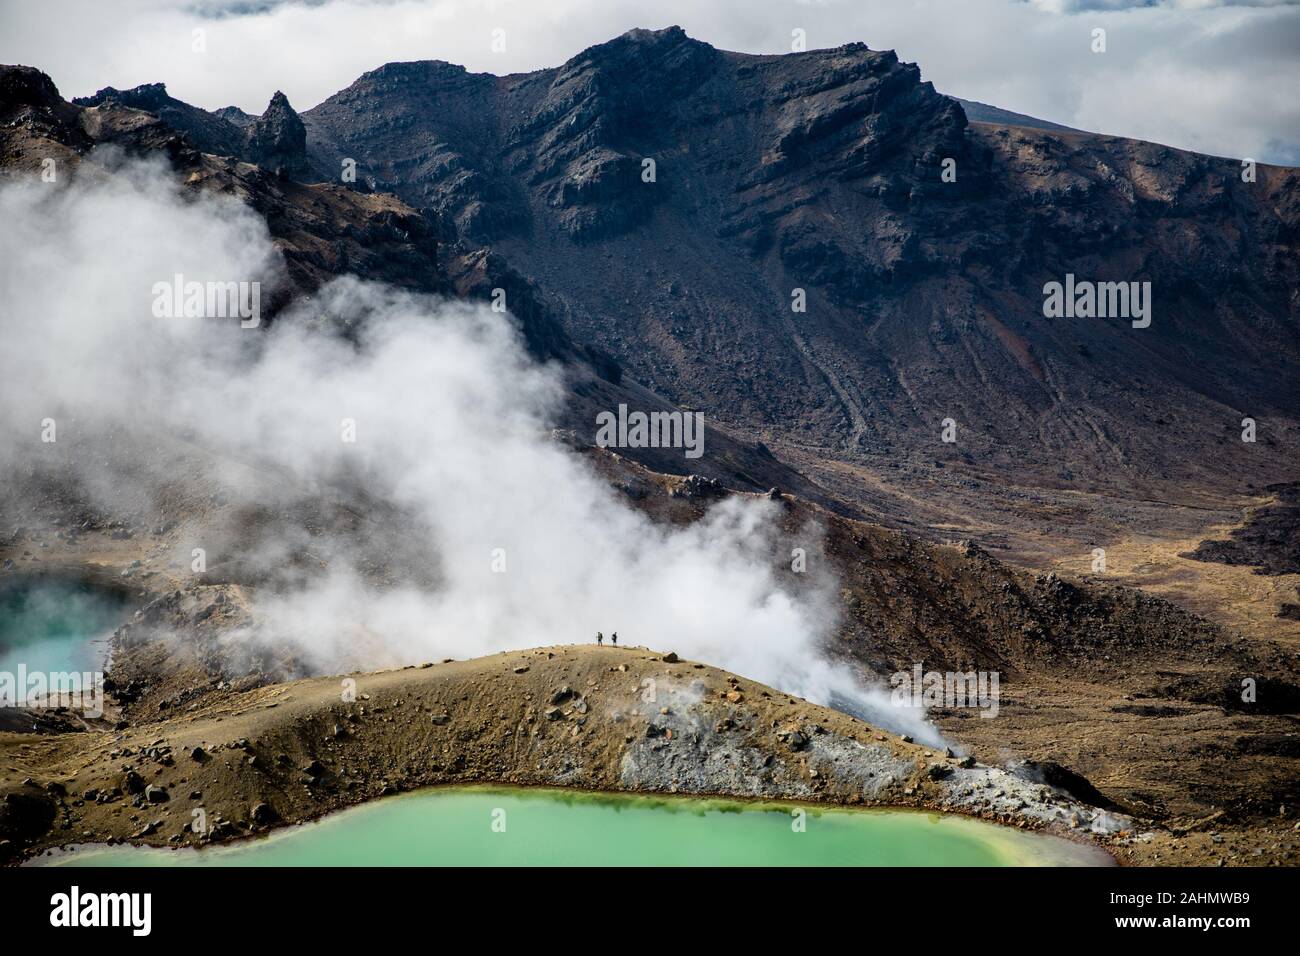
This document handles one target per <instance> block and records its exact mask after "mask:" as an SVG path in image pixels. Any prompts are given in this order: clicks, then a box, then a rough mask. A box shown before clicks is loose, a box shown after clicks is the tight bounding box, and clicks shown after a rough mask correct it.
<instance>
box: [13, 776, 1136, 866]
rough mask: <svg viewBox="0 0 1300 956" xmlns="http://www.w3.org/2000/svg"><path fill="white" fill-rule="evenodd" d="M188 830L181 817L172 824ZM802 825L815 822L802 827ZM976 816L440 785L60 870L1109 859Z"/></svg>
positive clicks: (75, 855)
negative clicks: (312, 817) (308, 818)
mask: <svg viewBox="0 0 1300 956" xmlns="http://www.w3.org/2000/svg"><path fill="white" fill-rule="evenodd" d="M177 828H179V822H177V823H176V825H175V826H173V825H170V824H169V825H168V827H167V829H170V830H175V829H177ZM800 828H802V829H801V831H800ZM1110 863H1111V860H1110V858H1109V857H1108V856H1107V855H1106V854H1105V853H1104V852H1102V851H1101V850H1099V849H1096V848H1093V847H1089V846H1082V845H1079V844H1075V843H1071V842H1070V841H1068V840H1063V839H1060V838H1058V837H1052V836H1044V835H1041V834H1034V833H1025V832H1022V831H1020V830H1015V829H1011V828H1009V827H1000V826H995V825H993V824H989V823H982V822H980V821H977V820H971V819H967V818H966V817H961V816H955V815H948V814H938V813H920V812H913V811H905V810H848V809H839V808H827V807H812V806H802V805H789V804H776V803H747V802H740V801H734V800H720V799H704V798H695V797H653V796H640V795H625V794H594V793H586V792H581V791H568V790H550V789H536V790H534V789H518V788H507V787H488V786H481V787H439V788H435V789H430V790H422V791H417V792H414V793H409V794H402V795H400V796H394V797H386V798H384V799H382V800H376V801H373V802H370V803H366V804H363V805H361V806H358V807H353V808H351V809H348V810H343V811H340V812H338V813H335V814H331V815H330V816H327V817H325V818H323V819H321V820H319V821H316V822H313V823H306V824H302V825H300V826H294V827H289V828H285V829H283V830H279V831H276V832H274V833H272V834H271V835H269V836H265V837H259V838H255V839H251V840H244V841H237V842H234V843H231V844H226V845H222V846H214V847H208V848H205V849H202V850H193V849H179V850H166V849H156V848H148V847H131V846H112V847H110V846H102V845H93V846H81V847H75V848H71V849H67V850H56V851H53V852H51V853H49V854H47V855H45V856H42V857H39V858H38V859H36V860H33V861H32V864H34V865H38V866H40V865H46V866H51V865H52V866H204V865H206V866H494V865H501V866H1098V865H1109V864H1110Z"/></svg>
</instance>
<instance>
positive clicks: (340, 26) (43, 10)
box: [0, 0, 1300, 165]
mask: <svg viewBox="0 0 1300 956" xmlns="http://www.w3.org/2000/svg"><path fill="white" fill-rule="evenodd" d="M674 23H676V24H680V25H681V26H683V27H684V28H685V29H686V31H687V32H688V33H689V34H691V35H692V36H694V37H697V38H699V39H701V40H706V41H708V42H709V43H712V44H713V45H714V46H717V47H721V48H723V49H729V50H740V51H745V52H752V53H777V52H787V51H789V49H790V44H791V34H792V31H794V30H796V29H801V30H804V31H806V35H807V42H808V46H809V47H810V48H811V47H829V46H837V45H839V44H841V43H847V42H850V41H855V40H860V41H862V42H865V43H866V44H867V45H868V46H870V47H872V48H875V49H887V48H893V49H896V50H897V51H898V52H899V55H900V56H901V57H902V58H903V59H905V60H910V61H913V62H916V63H919V64H920V66H921V70H922V72H923V74H924V75H925V77H926V78H927V79H930V80H932V81H933V82H934V83H935V85H936V86H937V87H938V88H939V89H941V90H943V91H944V92H946V93H952V94H954V95H957V96H963V97H966V98H968V99H974V100H980V101H982V102H985V103H991V104H994V105H996V106H1001V107H1003V108H1006V109H1010V110H1015V111H1017V112H1021V113H1028V114H1031V115H1034V116H1039V117H1043V118H1045V119H1050V120H1055V121H1056V122H1060V123H1065V124H1066V125H1069V126H1076V127H1079V128H1082V129H1089V130H1096V131H1100V132H1106V133H1114V134H1119V135H1124V136H1133V137H1138V138H1141V139H1149V140H1154V141H1156V142H1161V143H1167V144H1170V145H1173V146H1179V147H1183V148H1187V149H1195V150H1199V151H1202V152H1208V153H1213V154H1217V155H1225V156H1233V157H1240V156H1250V157H1253V158H1255V159H1258V160H1262V161H1266V162H1278V163H1287V164H1291V165H1300V97H1297V95H1296V92H1297V90H1300V0H657V2H646V0H114V2H111V3H107V2H103V0H0V62H6V63H24V64H28V65H32V66H37V67H40V68H41V69H43V70H45V71H46V72H48V73H49V74H50V75H51V76H53V78H54V80H55V82H56V83H57V84H58V86H59V89H60V91H61V92H62V93H63V94H64V95H65V96H80V95H85V94H87V93H91V92H93V91H94V90H96V89H98V88H100V87H103V86H110V85H111V86H116V87H119V88H125V87H130V86H134V85H137V84H140V83H147V82H158V81H162V82H165V83H166V84H167V88H168V91H169V92H170V93H171V94H172V95H173V96H176V97H179V98H180V99H184V100H187V101H188V102H191V103H194V104H196V105H198V106H203V107H207V108H216V107H219V106H225V105H228V104H234V105H237V106H240V107H242V108H243V109H245V110H248V111H249V112H253V113H260V112H261V111H262V109H263V108H264V107H265V105H266V102H267V100H269V99H270V96H271V94H272V93H273V92H274V91H275V90H277V89H281V90H283V91H284V92H285V93H286V94H287V95H288V96H289V99H290V101H291V102H292V103H293V104H294V106H296V107H297V108H298V109H300V110H302V109H306V108H308V107H310V106H313V105H315V104H316V103H319V102H320V101H321V100H322V99H324V98H325V97H327V96H329V95H330V94H331V93H334V92H336V91H337V90H339V89H341V88H343V87H345V86H347V85H348V84H349V83H350V82H352V80H353V79H355V78H356V77H357V76H358V75H359V74H361V73H363V72H365V71H366V70H370V69H373V68H375V67H376V66H379V65H381V64H383V63H386V62H389V61H393V60H416V59H441V60H448V61H451V62H453V63H460V64H464V65H465V66H466V67H468V68H469V69H471V70H475V71H486V72H492V73H512V72H518V71H524V70H532V69H537V68H540V67H546V66H554V65H556V64H558V63H561V62H563V61H564V60H566V59H568V58H569V57H571V56H573V55H574V54H576V53H578V52H579V51H580V50H582V49H584V48H585V47H587V46H590V45H592V44H594V43H599V42H602V41H604V40H607V39H609V38H610V37H613V36H616V35H617V34H619V33H622V32H624V31H626V30H628V29H631V28H633V27H650V28H660V27H664V26H668V25H671V24H674ZM1098 28H1101V29H1104V30H1105V31H1106V51H1105V52H1104V53H1095V52H1093V50H1092V45H1093V31H1094V30H1095V29H1098ZM196 29H198V30H202V31H204V33H203V37H202V39H203V43H202V44H201V46H202V49H201V50H196V49H195V46H196V43H195V40H194V36H195V35H194V31H195V30H196ZM494 31H504V34H496V36H498V37H501V36H504V47H505V48H504V50H494V49H493V38H494Z"/></svg>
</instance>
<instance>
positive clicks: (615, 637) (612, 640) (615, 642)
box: [596, 631, 618, 647]
mask: <svg viewBox="0 0 1300 956" xmlns="http://www.w3.org/2000/svg"><path fill="white" fill-rule="evenodd" d="M604 640H605V635H604V634H602V633H600V631H597V632H596V643H597V644H601V643H603V642H604ZM609 642H610V643H611V644H613V645H615V646H616V647H617V646H618V631H615V632H614V633H613V634H611V635H610V636H609Z"/></svg>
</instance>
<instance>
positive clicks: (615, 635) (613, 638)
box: [609, 631, 618, 644]
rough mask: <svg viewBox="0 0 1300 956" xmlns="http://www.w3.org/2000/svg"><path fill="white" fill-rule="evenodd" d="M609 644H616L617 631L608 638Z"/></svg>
mask: <svg viewBox="0 0 1300 956" xmlns="http://www.w3.org/2000/svg"><path fill="white" fill-rule="evenodd" d="M609 642H610V643H611V644H617V643H618V631H615V632H614V633H613V634H611V635H610V636H609Z"/></svg>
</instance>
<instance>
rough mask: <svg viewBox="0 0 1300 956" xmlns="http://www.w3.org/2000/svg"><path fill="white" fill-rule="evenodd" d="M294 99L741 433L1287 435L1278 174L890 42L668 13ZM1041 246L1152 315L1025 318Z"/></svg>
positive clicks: (382, 74)
mask: <svg viewBox="0 0 1300 956" xmlns="http://www.w3.org/2000/svg"><path fill="white" fill-rule="evenodd" d="M303 121H304V123H305V125H306V128H307V139H308V152H309V154H310V156H311V159H312V161H313V162H314V163H315V165H316V167H317V171H318V173H319V174H320V175H329V176H337V175H338V170H339V168H340V164H341V163H342V162H343V160H344V159H347V158H351V159H354V160H356V162H357V167H358V173H359V176H360V177H361V178H362V179H364V180H366V181H368V182H369V183H370V184H371V185H372V186H373V187H374V188H380V189H391V190H392V191H394V192H396V193H397V194H398V195H400V196H402V197H403V198H404V199H405V200H406V201H407V202H409V203H411V204H412V205H417V206H429V207H432V208H433V209H435V210H437V211H438V213H439V214H440V216H441V217H442V220H443V222H444V224H445V226H444V228H446V229H447V230H448V232H449V233H450V235H449V240H450V241H451V242H452V243H453V244H455V245H458V246H463V247H467V248H478V247H482V246H490V247H491V248H492V249H493V250H494V252H495V253H497V254H499V255H500V256H502V257H503V259H504V261H506V262H508V263H509V264H510V266H511V267H512V268H513V269H514V270H515V271H516V272H517V273H518V274H520V275H521V276H524V277H526V278H528V279H530V280H532V281H533V282H535V283H536V285H537V287H538V289H539V290H540V292H541V293H542V294H543V295H546V296H550V297H551V298H552V299H553V301H554V308H555V312H556V314H557V315H559V316H561V317H562V321H563V323H564V325H565V328H566V331H567V332H568V333H569V334H570V335H571V336H572V337H573V338H574V339H576V340H577V341H579V342H581V343H584V344H590V345H594V346H598V347H599V348H601V349H603V350H606V351H608V352H610V353H611V354H612V355H614V356H615V357H616V358H617V359H618V360H619V361H620V362H621V363H622V364H623V365H624V366H625V367H626V369H627V370H628V371H629V373H630V374H631V375H632V376H633V377H635V378H636V379H637V380H638V381H640V382H642V383H644V384H646V385H648V386H649V387H651V388H653V389H655V390H657V391H660V392H661V393H663V394H665V395H666V396H667V397H669V398H670V399H672V400H674V401H677V402H681V403H686V404H689V405H691V406H692V407H698V408H702V409H703V410H705V411H706V413H709V414H711V415H712V416H713V417H714V418H715V419H717V420H721V421H726V422H728V423H730V424H732V425H733V426H735V427H737V428H739V429H740V430H742V431H746V430H748V431H750V432H751V433H753V434H756V435H757V434H763V435H765V436H768V437H770V438H774V439H775V440H777V441H778V442H782V443H787V444H794V445H799V446H802V447H804V448H805V449H807V450H810V451H814V450H815V451H817V452H818V453H820V454H823V455H830V456H833V457H836V458H841V459H847V460H849V461H853V462H859V463H867V464H871V463H873V462H876V463H882V462H895V463H897V462H900V461H903V462H907V463H908V464H909V465H919V466H922V467H934V466H935V463H936V461H937V462H938V463H939V464H942V465H945V466H946V467H947V468H949V469H955V470H957V471H958V472H962V473H970V474H972V475H979V476H982V477H989V476H991V475H997V476H999V477H1004V476H1007V475H1011V476H1012V477H1013V478H1015V479H1017V480H1025V481H1029V482H1031V483H1049V484H1057V485H1062V484H1063V485H1064V486H1067V487H1068V486H1070V484H1071V483H1072V482H1075V481H1086V482H1088V484H1089V486H1091V487H1096V486H1098V485H1111V486H1126V487H1133V486H1138V487H1144V486H1146V487H1149V486H1151V485H1152V484H1153V483H1159V482H1162V481H1164V480H1165V479H1177V480H1180V481H1194V482H1198V483H1203V484H1206V485H1208V486H1214V487H1220V488H1222V487H1237V488H1238V489H1240V488H1241V483H1242V482H1251V483H1255V484H1259V483H1262V482H1264V481H1267V480H1275V479H1276V478H1277V477H1278V476H1284V475H1285V473H1286V472H1287V467H1288V466H1287V460H1288V456H1293V454H1294V451H1295V448H1296V444H1297V440H1298V439H1300V427H1298V426H1297V417H1298V409H1297V404H1298V403H1297V401H1296V394H1295V388H1294V381H1293V378H1292V377H1291V374H1290V371H1289V370H1290V369H1292V368H1294V365H1295V362H1296V360H1297V358H1300V355H1298V354H1297V345H1296V342H1297V336H1296V331H1297V301H1296V298H1295V294H1294V290H1295V288H1296V287H1297V284H1298V280H1300V275H1297V265H1296V257H1295V254H1294V253H1295V243H1296V235H1297V223H1298V222H1300V199H1298V197H1300V177H1298V176H1297V174H1296V173H1295V172H1294V171H1291V170H1286V169H1279V168H1272V167H1262V166H1261V167H1259V168H1258V169H1257V170H1256V171H1255V172H1256V175H1255V181H1254V182H1244V181H1243V178H1242V175H1241V173H1242V167H1241V164H1240V163H1239V162H1238V161H1237V160H1225V159H1215V158H1211V157H1204V156H1198V155H1195V154H1189V153H1183V152H1179V151H1177V150H1172V149H1168V148H1165V147H1160V146H1155V145H1151V144H1147V143H1141V142H1135V141H1128V140H1120V139H1115V138H1110V137H1101V136H1093V135H1089V134H1080V133H1073V132H1068V131H1056V130H1044V129H1031V128H1025V127H1018V126H996V125H989V124H982V123H980V124H974V125H968V124H967V120H966V115H965V113H964V112H963V110H962V108H961V106H960V105H959V104H958V103H957V102H956V101H955V100H952V99H950V98H948V97H945V96H942V95H940V94H939V93H937V92H936V91H935V90H934V89H933V88H932V87H931V86H930V85H929V84H928V83H925V82H923V81H922V79H921V75H920V71H919V70H918V68H917V67H916V66H914V65H911V64H904V63H900V62H899V61H898V59H897V57H896V56H895V55H894V54H893V53H891V52H876V51H871V50H868V49H867V48H866V47H864V46H862V45H861V44H855V45H850V46H847V47H842V48H839V49H835V50H821V51H815V52H810V53H806V54H794V55H788V56H748V55H741V54H733V53H726V52H722V51H718V50H715V49H713V48H712V47H710V46H708V45H707V44H704V43H700V42H698V41H695V40H692V39H690V38H689V37H687V36H686V35H685V34H684V33H683V32H682V31H681V30H680V29H677V28H672V29H668V30H663V31H658V32H651V31H633V32H631V33H628V34H625V35H624V36H622V37H619V38H617V39H615V40H612V41H610V42H608V43H605V44H601V45H599V46H596V47H592V48H591V49H589V50H586V51H584V52H583V53H582V54H580V55H579V56H577V57H575V58H574V59H572V60H571V61H569V62H568V63H566V64H564V65H563V66H560V67H557V68H555V69H550V70H542V71H538V72H536V73H530V74H524V75H516V76H507V77H494V76H490V75H487V74H469V73H467V72H465V71H464V70H463V69H460V68H458V67H454V66H450V65H448V64H444V63H434V62H420V63H395V64H389V65H387V66H384V67H382V68H380V69H378V70H375V71H373V72H371V73H368V74H366V75H364V76H363V77H361V78H360V79H359V80H357V82H356V83H354V84H353V85H352V86H350V87H349V88H348V89H346V90H344V91H342V92H340V93H339V94H337V95H336V96H334V97H331V98H330V99H329V100H327V101H326V102H325V103H323V104H321V105H320V106H318V107H316V108H314V109H312V110H309V111H307V112H306V113H305V114H304V115H303ZM651 160H652V161H653V169H648V164H647V161H651ZM945 160H951V161H952V162H951V164H950V165H949V168H950V169H951V171H952V173H954V174H955V180H954V181H945V180H944V178H943V172H944V168H945V165H944V162H945ZM950 178H951V177H950ZM1067 274H1073V275H1075V276H1076V277H1077V278H1078V279H1080V280H1087V281H1092V282H1107V281H1116V282H1150V283H1151V304H1152V309H1151V324H1150V326H1149V327H1148V328H1133V327H1132V326H1131V323H1130V321H1129V319H1128V318H1127V317H1118V318H1046V317H1044V314H1043V302H1044V292H1043V287H1044V285H1045V284H1046V283H1048V282H1053V281H1055V282H1064V281H1065V277H1066V275H1067ZM795 290H803V295H804V296H805V297H806V306H807V307H806V311H805V312H796V311H794V310H793V309H792V303H793V301H794V299H793V297H794V296H795V295H796V292H795ZM1247 416H1249V417H1252V418H1255V419H1257V420H1258V421H1260V422H1267V425H1266V426H1263V427H1262V429H1261V435H1260V439H1259V441H1258V442H1257V443H1256V444H1253V445H1251V444H1244V443H1242V442H1241V441H1240V440H1239V432H1240V429H1241V424H1240V422H1241V419H1242V418H1243V417H1247ZM945 418H952V419H953V420H954V422H955V423H956V425H957V429H958V432H957V437H958V440H957V442H956V443H953V444H947V443H943V442H941V441H940V430H941V427H942V426H941V422H942V420H943V419H945Z"/></svg>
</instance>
